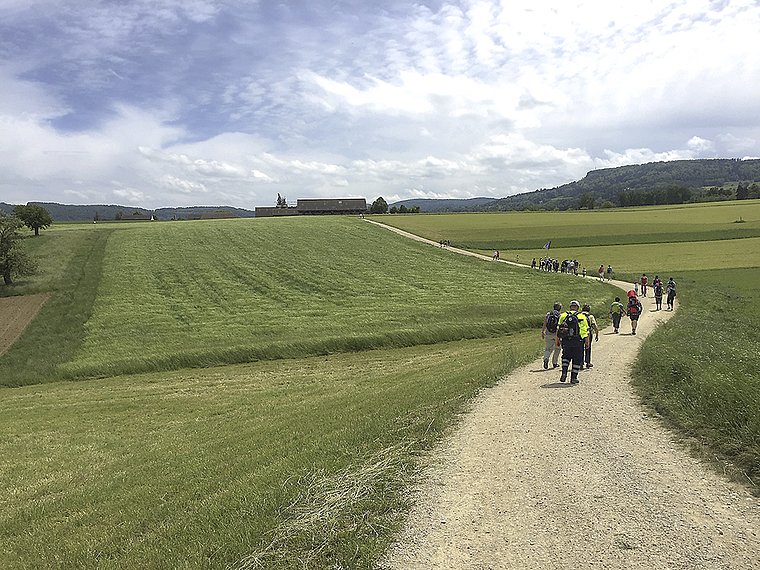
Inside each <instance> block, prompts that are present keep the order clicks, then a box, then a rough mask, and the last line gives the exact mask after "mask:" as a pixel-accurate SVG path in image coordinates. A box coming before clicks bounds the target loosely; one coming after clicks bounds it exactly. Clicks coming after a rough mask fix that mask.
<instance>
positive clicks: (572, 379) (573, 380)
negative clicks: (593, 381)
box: [570, 378, 578, 384]
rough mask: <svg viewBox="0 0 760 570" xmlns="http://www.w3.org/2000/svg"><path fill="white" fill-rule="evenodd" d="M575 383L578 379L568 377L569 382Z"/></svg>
mask: <svg viewBox="0 0 760 570" xmlns="http://www.w3.org/2000/svg"><path fill="white" fill-rule="evenodd" d="M577 383H578V379H577V378H571V379H570V384H577Z"/></svg>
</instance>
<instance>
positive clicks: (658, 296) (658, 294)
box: [633, 273, 676, 311]
mask: <svg viewBox="0 0 760 570" xmlns="http://www.w3.org/2000/svg"><path fill="white" fill-rule="evenodd" d="M648 281H649V279H648V278H647V274H646V273H643V274H642V275H641V278H640V279H637V280H636V281H634V283H633V290H634V292H635V293H636V294H637V295H638V294H639V284H641V296H642V297H646V296H647V284H648ZM652 291H653V292H654V303H655V311H661V310H662V296H663V293H666V294H667V307H668V308H667V309H666V310H668V311H672V310H673V301H674V300H675V298H676V282H675V281H673V278H672V277H671V278H670V279H668V282H667V283H665V284H663V282H662V279H660V278H659V277H658V276H657V275H655V276H654V281H652Z"/></svg>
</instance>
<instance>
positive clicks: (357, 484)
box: [0, 217, 614, 568]
mask: <svg viewBox="0 0 760 570" xmlns="http://www.w3.org/2000/svg"><path fill="white" fill-rule="evenodd" d="M28 241H29V243H28V245H29V247H30V250H31V251H32V252H33V253H34V254H35V255H37V256H38V257H41V258H43V259H47V260H48V261H50V263H42V264H41V268H42V273H41V274H40V275H39V276H37V277H36V278H35V279H34V280H30V281H27V282H22V283H19V284H18V285H16V286H15V287H14V288H13V290H11V291H7V290H6V291H5V292H6V293H20V292H24V293H35V292H39V291H41V290H52V291H53V292H54V294H53V297H52V298H51V299H50V301H49V302H48V303H47V304H46V305H45V307H43V309H42V311H41V312H40V314H39V316H38V318H37V319H35V321H34V322H33V323H32V324H31V325H30V326H29V328H28V329H27V330H26V332H25V333H24V335H22V337H21V338H20V339H19V341H18V342H17V343H16V344H15V345H14V346H13V347H12V348H11V349H10V350H9V351H8V352H7V353H6V354H5V355H3V356H2V357H0V382H2V384H4V385H5V386H7V387H6V388H2V389H1V390H2V394H3V398H2V400H0V433H1V434H2V438H0V453H1V454H2V457H3V460H0V475H1V480H2V494H3V497H4V498H5V499H6V500H4V501H3V502H2V504H0V543H2V548H1V549H0V567H3V568H53V567H56V568H259V567H265V568H296V567H297V568H304V567H305V568H325V567H334V568H340V567H343V568H372V567H374V564H375V562H376V560H377V559H378V557H379V556H380V555H381V554H382V552H383V549H384V548H385V546H386V545H387V544H388V543H389V541H390V540H391V539H392V537H393V535H394V531H395V529H396V528H397V527H398V524H399V521H400V519H401V516H402V515H403V513H404V511H405V508H406V506H407V505H406V502H405V501H406V500H405V493H404V486H405V485H406V484H407V483H408V482H409V480H410V477H413V476H414V473H415V468H416V466H417V461H418V458H419V456H420V455H421V454H423V453H424V452H425V450H427V449H429V448H430V447H431V446H432V445H434V443H435V442H436V441H438V440H439V439H440V438H441V437H442V436H443V435H444V434H445V433H446V432H447V430H448V429H450V428H451V426H452V425H454V424H455V423H456V421H457V417H459V415H460V414H461V413H462V412H464V411H466V409H467V406H468V403H469V402H470V400H471V399H472V398H473V397H474V396H475V395H476V394H477V393H478V391H480V390H481V389H483V388H484V387H486V386H491V385H493V384H494V383H495V382H496V381H497V380H498V379H499V378H500V377H502V376H503V375H504V374H506V373H508V372H509V371H510V370H512V369H513V368H514V367H516V366H518V365H520V364H522V363H525V362H527V361H529V360H531V359H533V358H536V357H537V356H538V354H539V352H540V350H541V342H540V338H539V337H540V335H538V333H537V330H538V329H539V327H540V325H541V320H542V318H543V315H544V313H545V312H546V310H547V306H549V305H550V304H551V303H553V302H554V300H555V299H557V298H559V299H563V300H569V298H570V297H578V298H582V299H588V300H590V301H591V302H592V303H597V304H600V303H602V302H606V300H607V299H608V298H609V297H610V295H612V294H613V292H614V288H612V287H610V286H609V285H605V284H601V283H598V282H593V281H591V280H588V281H583V280H580V279H575V278H572V277H569V276H549V275H538V274H537V272H534V271H531V270H528V269H523V268H513V267H510V266H507V265H505V264H498V263H489V262H485V261H482V260H477V259H474V258H468V257H465V256H460V255H457V254H454V253H452V252H450V251H448V250H445V249H441V248H437V247H431V246H428V245H425V244H421V243H417V242H414V241H412V240H409V239H406V238H402V237H400V236H397V235H395V234H393V233H391V232H388V231H387V230H385V229H382V228H378V227H376V226H373V225H372V224H368V223H366V222H363V221H361V220H359V219H358V218H342V217H341V218H339V217H335V218H300V219H292V218H291V219H259V220H230V221H213V222H195V223H193V222H181V223H180V222H165V223H152V224H136V225H128V224H102V225H101V224H98V225H94V224H90V225H85V224H83V225H81V226H79V227H76V226H74V225H66V226H64V228H63V229H62V230H61V231H57V230H55V229H51V230H48V231H46V232H44V233H43V236H42V237H41V238H40V239H39V240H37V239H30V240H28ZM45 256H47V257H45ZM251 361H253V362H251ZM235 363H239V364H235ZM138 371H144V373H142V374H135V372H138ZM71 380H77V382H72V381H71Z"/></svg>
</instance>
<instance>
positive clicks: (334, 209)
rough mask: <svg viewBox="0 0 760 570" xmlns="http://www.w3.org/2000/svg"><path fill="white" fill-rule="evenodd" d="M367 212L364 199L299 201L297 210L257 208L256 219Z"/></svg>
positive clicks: (289, 208)
mask: <svg viewBox="0 0 760 570" xmlns="http://www.w3.org/2000/svg"><path fill="white" fill-rule="evenodd" d="M366 212H367V201H366V200H365V199H364V198H339V199H331V200H298V202H297V205H296V207H295V208H292V207H286V208H282V207H275V208H256V217H257V218H266V217H272V216H304V215H311V216H325V215H332V214H353V215H359V214H364V213H366Z"/></svg>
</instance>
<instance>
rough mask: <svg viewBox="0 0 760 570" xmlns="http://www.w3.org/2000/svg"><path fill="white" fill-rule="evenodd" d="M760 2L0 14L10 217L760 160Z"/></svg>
mask: <svg viewBox="0 0 760 570" xmlns="http://www.w3.org/2000/svg"><path fill="white" fill-rule="evenodd" d="M758 30H760V0H738V1H733V0H670V1H649V0H636V1H634V2H632V1H631V0H626V1H624V2H620V1H617V0H603V1H602V0H588V1H583V2H579V1H576V2H573V1H572V0H459V1H457V0H450V1H438V0H422V1H416V2H415V1H412V0H279V1H278V0H245V1H243V0H240V1H238V0H225V1H212V0H111V1H99V0H0V201H3V202H9V203H12V204H18V203H26V202H27V201H55V202H62V203H67V204H94V203H106V204H122V205H135V206H143V207H147V208H157V207H162V206H190V205H230V206H237V207H243V208H253V207H255V206H273V205H274V204H275V202H276V198H277V194H278V193H280V194H281V195H282V196H283V197H285V198H286V199H287V200H288V201H289V202H290V203H293V204H294V203H295V201H296V200H297V199H298V198H319V197H364V198H367V200H368V201H370V202H371V201H373V200H374V199H375V198H377V197H378V196H383V197H384V198H385V199H386V200H387V201H388V202H393V201H395V200H398V199H405V198H413V197H428V198H444V197H448V198H469V197H474V196H493V197H502V196H506V195H510V194H515V193H518V192H526V191H532V190H536V189H538V188H549V187H553V186H557V185H559V184H563V183H566V182H570V181H572V180H576V179H579V178H582V177H583V176H584V175H585V174H586V172H588V171H589V170H593V169H597V168H605V167H612V166H619V165H624V164H634V163H642V162H651V161H657V160H674V159H683V158H725V157H736V158H744V157H759V156H760V42H758V39H757V38H758Z"/></svg>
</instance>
